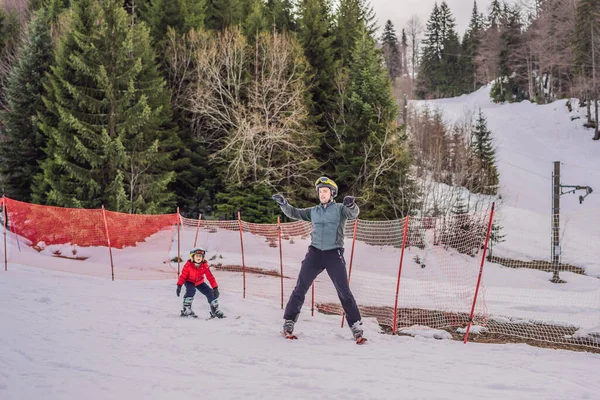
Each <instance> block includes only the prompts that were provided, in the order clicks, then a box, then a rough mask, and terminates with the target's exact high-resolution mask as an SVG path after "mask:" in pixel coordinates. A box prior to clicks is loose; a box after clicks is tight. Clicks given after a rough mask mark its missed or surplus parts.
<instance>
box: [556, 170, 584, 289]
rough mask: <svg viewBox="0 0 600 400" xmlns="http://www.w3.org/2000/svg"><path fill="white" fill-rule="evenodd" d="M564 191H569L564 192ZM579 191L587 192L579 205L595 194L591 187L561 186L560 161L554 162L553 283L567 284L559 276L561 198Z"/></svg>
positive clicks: (580, 197)
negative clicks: (591, 194)
mask: <svg viewBox="0 0 600 400" xmlns="http://www.w3.org/2000/svg"><path fill="white" fill-rule="evenodd" d="M563 189H568V190H567V191H565V192H563ZM577 190H585V195H580V196H579V204H582V203H583V200H584V199H585V198H586V197H587V196H589V195H590V193H592V192H593V190H592V188H591V187H589V186H582V185H561V184H560V161H554V173H553V174H552V248H551V253H552V270H553V274H552V279H550V282H553V283H565V281H563V280H562V279H560V276H559V274H558V269H559V266H560V256H561V248H560V196H562V195H563V194H567V193H575V191H577Z"/></svg>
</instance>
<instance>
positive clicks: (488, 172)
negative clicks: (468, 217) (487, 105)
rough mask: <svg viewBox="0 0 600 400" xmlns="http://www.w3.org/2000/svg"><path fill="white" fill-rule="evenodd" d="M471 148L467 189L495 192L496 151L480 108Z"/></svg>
mask: <svg viewBox="0 0 600 400" xmlns="http://www.w3.org/2000/svg"><path fill="white" fill-rule="evenodd" d="M471 149H472V153H473V155H474V161H473V163H472V170H471V174H472V179H471V182H472V186H471V187H470V188H469V189H470V190H471V191H472V192H474V193H483V194H488V195H495V194H497V193H498V183H499V178H498V169H497V168H496V152H495V150H494V147H493V144H492V132H491V131H490V130H489V129H488V127H487V119H486V118H485V115H484V114H483V111H481V109H479V114H478V116H477V120H476V122H475V128H474V130H473V135H472V140H471Z"/></svg>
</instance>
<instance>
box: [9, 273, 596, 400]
mask: <svg viewBox="0 0 600 400" xmlns="http://www.w3.org/2000/svg"><path fill="white" fill-rule="evenodd" d="M217 279H219V280H220V286H221V291H222V296H221V304H222V309H223V310H224V311H225V312H226V313H227V315H228V318H226V319H224V320H209V321H207V320H205V319H204V318H198V319H182V318H180V317H179V316H178V315H177V313H178V310H179V308H180V306H181V304H180V302H181V299H180V298H177V297H176V296H175V285H174V283H173V281H171V280H169V281H115V282H111V281H110V280H108V279H103V278H95V277H86V276H81V275H75V274H69V273H63V272H55V271H48V270H44V269H37V268H29V267H14V268H11V270H9V271H8V272H4V271H3V272H2V274H1V278H0V304H1V305H2V306H1V307H0V321H2V328H1V329H0V398H1V399H3V400H26V399H31V400H35V399H39V398H43V399H46V400H54V399H56V400H59V399H60V400H69V399H82V398H85V399H87V400H96V399H102V400H104V399H128V398H147V399H169V400H171V399H179V398H210V399H236V400H237V399H256V398H260V399H265V400H267V399H282V398H285V399H382V398H391V399H398V398H402V399H452V398H460V397H464V396H465V395H466V396H468V397H471V398H477V399H502V398H510V399H532V398H537V399H566V398H570V399H593V398H596V397H597V394H598V392H599V391H600V382H599V381H598V379H597V370H598V369H599V368H600V355H599V354H591V353H577V352H571V351H564V350H549V349H541V348H536V347H530V346H527V345H514V344H511V345H491V344H471V343H470V344H467V345H464V344H463V343H462V342H457V341H451V340H435V339H432V338H431V337H432V336H433V334H432V332H431V331H429V332H426V335H427V336H428V337H430V338H427V337H425V336H417V337H409V336H390V335H382V334H379V333H378V329H379V328H378V326H377V325H376V323H375V322H374V321H372V320H367V321H366V334H367V335H368V337H369V339H370V342H369V343H368V344H367V345H364V346H357V345H356V344H354V341H353V340H352V339H351V336H350V331H349V330H348V329H347V328H343V329H342V328H340V324H339V322H340V320H339V316H327V315H321V314H317V315H315V317H310V313H308V312H306V313H304V314H302V316H301V318H300V321H299V323H298V326H297V331H298V335H299V337H300V339H299V340H297V341H288V340H285V339H283V338H282V337H281V336H280V335H279V334H278V329H279V327H280V324H281V321H282V320H281V310H280V309H279V307H278V306H277V305H276V304H273V302H271V301H266V300H265V301H262V300H258V299H256V298H248V299H246V300H242V299H241V296H240V294H239V292H235V291H230V290H229V289H230V282H231V281H234V282H237V281H238V279H239V277H236V276H234V274H232V273H224V272H217ZM194 308H195V309H196V312H197V313H199V314H200V315H207V314H208V305H207V304H206V303H205V302H204V301H202V299H201V298H200V296H198V298H197V299H196V301H195V304H194ZM238 316H239V318H237V317H238ZM439 333H441V335H439V336H441V337H444V335H443V334H446V333H445V332H438V334H439ZM446 335H447V334H446Z"/></svg>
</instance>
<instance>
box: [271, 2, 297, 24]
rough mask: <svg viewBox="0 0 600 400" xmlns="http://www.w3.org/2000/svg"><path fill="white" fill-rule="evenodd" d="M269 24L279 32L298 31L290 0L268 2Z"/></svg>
mask: <svg viewBox="0 0 600 400" xmlns="http://www.w3.org/2000/svg"><path fill="white" fill-rule="evenodd" d="M266 10H267V17H268V24H269V26H270V27H271V29H273V27H275V29H277V31H278V32H294V31H296V29H297V25H296V21H295V19H294V15H293V4H292V2H291V1H290V0H267V4H266Z"/></svg>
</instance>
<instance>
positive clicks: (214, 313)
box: [210, 299, 225, 318]
mask: <svg viewBox="0 0 600 400" xmlns="http://www.w3.org/2000/svg"><path fill="white" fill-rule="evenodd" d="M210 317H211V318H225V314H223V311H221V310H219V301H218V300H217V299H214V300H213V301H211V302H210Z"/></svg>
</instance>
